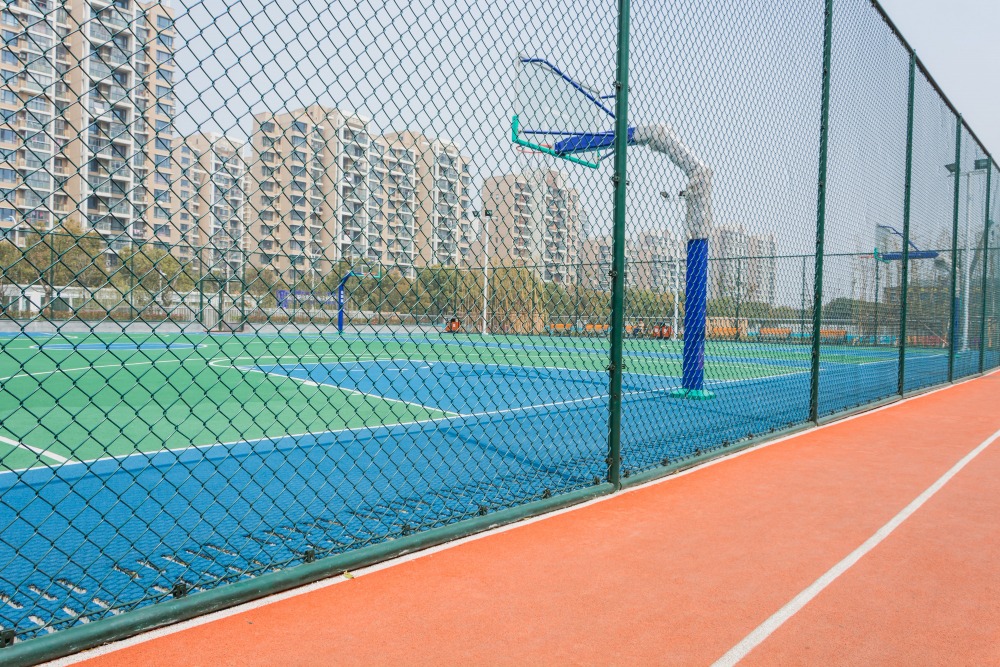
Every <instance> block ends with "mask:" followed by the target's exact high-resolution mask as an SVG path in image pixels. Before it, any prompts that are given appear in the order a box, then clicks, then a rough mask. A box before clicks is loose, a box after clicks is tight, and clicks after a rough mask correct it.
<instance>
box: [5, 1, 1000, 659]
mask: <svg viewBox="0 0 1000 667" xmlns="http://www.w3.org/2000/svg"><path fill="white" fill-rule="evenodd" d="M0 13H2V29H3V40H4V44H3V46H2V53H3V60H2V63H0V71H2V72H3V76H4V83H3V87H2V88H0V94H2V98H0V110H2V112H3V119H2V121H3V124H2V126H0V189H2V193H3V198H2V201H0V228H2V229H3V239H2V240H0V269H2V271H0V310H2V317H0V415H2V422H0V645H3V648H0V662H6V661H7V660H10V661H11V662H18V661H22V662H26V661H31V660H38V659H41V658H44V657H52V656H55V655H59V654H62V653H65V652H68V651H71V650H74V649H78V648H80V647H81V646H85V645H91V644H94V643H97V642H100V641H106V640H108V639H110V638H113V637H118V636H124V635H126V634H128V633H130V632H135V631H137V630H138V629H141V628H146V627H153V626H155V625H158V624H163V623H166V622H168V621H170V620H176V619H178V618H183V617H186V616H190V615H193V614H195V613H198V612H203V611H206V610H209V609H214V608H218V607H221V606H224V605H227V604H232V603H234V602H236V601H239V600H245V599H249V598H252V597H254V596H259V595H261V594H263V593H266V592H268V591H276V590H280V589H282V588H287V587H290V586H293V585H295V584H298V583H302V582H305V581H309V580H312V579H316V578H319V577H322V576H325V575H329V574H331V573H335V572H339V571H343V570H345V569H347V568H349V567H357V566H358V565H360V564H363V563H368V562H373V561H375V560H379V559H384V558H387V557H390V556H392V555H394V554H398V553H403V552H406V551H409V550H413V549H416V548H419V547H421V546H426V545H428V544H432V543H435V542H440V541H443V540H446V539H450V538H452V537H455V536H457V535H462V534H467V533H470V532H474V531H477V530H482V529H484V528H486V527H489V526H492V525H497V524H500V523H504V522H507V521H511V520H514V519H516V518H519V517H523V516H528V515H530V514H535V513H538V512H541V511H545V510H547V509H551V508H553V507H557V506H560V505H566V504H570V503H573V502H578V501H580V500H581V499H583V498H588V497H593V496H596V495H600V494H605V493H610V492H614V491H616V490H617V489H619V488H621V486H622V485H627V484H632V483H636V482H637V481H641V480H643V479H649V478H651V477H653V476H657V475H663V474H666V473H668V472H670V471H672V470H676V469H678V468H680V467H684V466H689V465H692V464H693V463H694V462H697V461H699V460H702V459H704V458H706V457H710V456H716V455H718V454H719V453H720V452H724V451H732V450H733V449H734V448H737V447H743V446H746V445H748V444H750V443H752V442H754V441H756V440H757V439H759V438H761V437H769V436H772V435H773V434H774V433H777V432H779V431H787V430H788V429H794V428H802V427H804V426H806V425H808V424H811V423H815V422H816V421H818V420H821V419H825V418H828V417H830V416H831V415H836V414H842V413H844V412H845V411H847V410H852V409H856V408H858V407H863V406H868V405H871V404H873V403H876V402H879V401H883V400H887V399H891V398H893V397H898V396H900V395H903V394H905V393H906V392H910V391H914V390H921V389H925V388H927V387H931V386H934V385H938V384H941V383H944V382H948V381H951V380H954V379H958V378H961V377H964V376H969V375H973V374H976V373H980V372H982V371H984V370H988V369H992V368H995V367H996V366H998V364H1000V327H998V320H997V318H998V310H1000V309H998V304H1000V284H998V272H997V266H998V262H1000V254H998V252H997V251H998V250H1000V248H998V246H1000V236H998V234H1000V232H998V231H997V229H996V226H995V225H994V224H993V218H995V217H996V212H997V211H998V210H1000V197H998V194H1000V179H998V177H997V173H996V166H995V164H994V162H993V160H992V158H991V157H990V155H989V153H988V152H987V151H986V149H985V147H983V146H982V145H981V144H980V143H979V142H978V140H977V139H976V137H975V135H974V134H973V133H972V131H971V130H970V129H969V128H968V127H967V125H965V124H964V123H963V122H962V121H961V116H959V115H958V114H957V111H956V110H955V109H954V108H953V107H952V105H951V103H950V102H949V101H948V100H947V99H946V98H945V97H944V96H943V95H942V94H941V92H940V90H939V89H938V87H937V85H936V84H935V83H934V81H933V80H932V79H931V77H930V75H929V74H928V73H927V71H926V70H925V68H924V67H923V66H922V64H921V63H920V62H919V60H917V59H916V57H915V56H914V54H913V52H912V50H911V49H910V48H909V46H908V45H907V44H906V43H905V42H904V41H903V40H902V38H901V37H900V36H899V35H898V33H897V32H896V30H895V28H894V27H893V26H892V25H891V24H890V23H889V22H888V19H887V18H886V17H885V16H884V14H883V13H882V11H881V9H880V8H879V7H878V6H877V5H873V4H872V3H871V2H869V1H868V0H825V1H824V0H812V1H811V2H798V3H787V2H777V1H776V0H760V1H757V2H752V3H726V2H716V1H711V2H698V3H652V4H647V3H636V4H635V5H634V6H632V5H630V3H629V1H628V0H620V3H619V5H618V6H617V7H616V6H612V5H610V4H608V3H600V2H590V1H588V0H581V1H577V2H573V3H569V4H567V3H556V2H549V1H547V0H515V1H514V2H513V3H511V2H504V3H497V2H490V1H488V0H485V1H483V2H478V3H459V4H458V5H454V4H451V5H442V4H441V3H434V2H429V1H421V2H396V1H393V0H390V1H389V2H379V3H376V2H361V3H345V2H302V3H293V4H289V3H279V2H274V1H271V0H239V1H237V2H229V3H206V2H195V1H194V0H171V1H170V2H169V3H168V2H167V1H166V0H162V1H161V2H160V3H156V2H148V3H140V2H136V0H8V1H7V2H5V3H3V4H2V6H0ZM91 621H95V622H93V623H91Z"/></svg>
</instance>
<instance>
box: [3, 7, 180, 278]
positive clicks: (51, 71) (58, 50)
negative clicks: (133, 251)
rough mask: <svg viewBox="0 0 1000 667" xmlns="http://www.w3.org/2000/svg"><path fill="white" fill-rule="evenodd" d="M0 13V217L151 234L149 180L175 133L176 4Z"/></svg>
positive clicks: (112, 242)
mask: <svg viewBox="0 0 1000 667" xmlns="http://www.w3.org/2000/svg"><path fill="white" fill-rule="evenodd" d="M0 14H2V20H0V23H2V30H3V44H2V45H0V56H2V57H0V71H2V74H3V87H2V88H0V111H2V122H3V125H2V126H0V188H2V189H3V197H2V202H3V203H2V204H0V228H3V229H5V230H8V231H6V232H5V233H7V234H8V235H10V236H12V237H13V238H14V239H15V240H20V239H21V238H23V236H22V233H21V232H19V231H17V230H24V229H27V228H28V227H35V228H49V227H51V226H52V225H53V224H56V223H58V222H60V221H63V220H70V221H75V222H78V223H79V224H80V225H81V226H82V227H83V228H84V229H95V230H97V231H98V232H100V233H101V234H102V235H103V236H105V237H106V238H107V239H108V244H109V248H111V249H112V250H115V249H121V248H122V247H124V246H125V245H128V244H130V243H132V242H134V241H146V240H148V239H149V237H150V231H151V230H150V225H151V224H152V223H151V221H150V217H149V216H150V212H151V211H152V210H153V202H152V199H151V196H150V195H151V194H152V192H151V191H152V190H154V189H155V188H153V187H150V185H151V184H150V183H149V179H153V178H155V175H156V174H157V173H160V172H161V171H169V167H170V155H171V150H172V147H173V146H172V144H173V141H174V139H173V129H172V121H173V117H174V98H173V90H172V87H173V83H174V72H175V69H174V64H173V51H174V43H173V42H174V39H175V35H174V28H173V13H172V10H171V9H170V8H169V7H166V6H164V5H161V4H157V3H139V2H136V1H135V0H74V1H73V2H70V1H68V0H15V1H10V2H7V3H5V4H4V7H3V9H2V10H0ZM109 260H110V261H112V263H113V260H114V256H113V255H111V256H109Z"/></svg>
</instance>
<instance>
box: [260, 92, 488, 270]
mask: <svg viewBox="0 0 1000 667" xmlns="http://www.w3.org/2000/svg"><path fill="white" fill-rule="evenodd" d="M250 143H251V148H250V150H249V152H248V158H247V163H248V164H247V169H248V174H249V176H248V179H247V183H248V190H247V193H248V200H247V213H246V225H247V228H248V236H247V240H246V248H247V253H248V257H249V260H250V262H251V264H253V265H254V266H256V267H257V268H258V269H260V270H270V271H272V272H273V273H274V275H275V276H277V277H279V278H281V279H282V280H284V281H286V282H295V281H298V280H302V279H306V278H309V277H312V278H314V279H319V278H322V277H324V276H325V275H326V274H327V273H328V272H329V271H330V270H331V267H332V265H333V263H334V262H336V261H338V260H345V261H349V262H351V263H355V264H365V265H369V266H378V267H379V268H380V269H381V270H382V271H386V272H387V271H396V272H399V273H400V274H402V275H405V276H407V277H413V276H415V275H416V270H417V268H419V267H421V266H432V265H447V266H459V267H466V266H472V265H475V264H476V263H477V262H476V258H475V257H474V256H472V253H471V249H472V245H473V242H474V240H475V239H474V236H475V233H474V232H475V230H474V225H473V224H472V208H471V204H470V202H469V196H468V192H469V190H470V189H471V175H470V173H469V159H468V157H465V156H463V155H462V154H461V150H460V148H459V146H458V145H456V144H454V143H451V142H446V141H442V140H439V139H433V138H430V137H426V136H424V135H422V134H420V133H415V132H401V133H392V134H386V135H382V136H374V135H373V133H372V132H371V131H370V128H369V123H368V121H367V120H366V119H364V118H362V117H360V116H357V115H351V114H345V113H342V112H341V111H339V110H337V109H332V108H325V107H322V106H311V107H308V108H305V109H298V110H293V111H287V112H282V113H279V114H271V113H264V114H257V115H256V116H255V117H254V128H253V135H252V138H251V142H250Z"/></svg>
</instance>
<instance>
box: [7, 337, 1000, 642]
mask: <svg viewBox="0 0 1000 667" xmlns="http://www.w3.org/2000/svg"><path fill="white" fill-rule="evenodd" d="M93 344H95V345H96V343H93ZM150 344H151V343H144V344H143V345H150ZM153 344H155V343H153ZM464 345H466V346H467V347H475V346H477V345H478V346H486V347H487V348H490V346H493V345H501V347H502V346H503V344H499V343H489V342H478V343H477V342H474V341H471V342H467V343H464ZM44 347H47V346H44ZM133 347H135V345H133ZM140 347H141V346H140ZM189 347H193V346H189ZM508 347H509V346H508ZM530 347H537V348H538V349H540V350H548V351H552V348H551V347H549V348H546V347H545V346H544V345H543V344H539V345H537V346H535V345H532V346H530ZM87 349H89V348H87ZM104 349H110V348H108V347H107V346H105V348H104ZM517 349H518V350H520V351H522V352H523V351H524V350H525V346H517ZM567 350H575V352H576V353H577V356H576V358H575V359H576V361H575V362H573V363H569V364H568V365H567V366H558V365H544V366H543V365H537V364H536V365H515V364H504V363H484V362H477V361H455V360H447V359H441V358H433V357H434V356H435V355H429V354H428V355H424V356H417V355H410V356H405V355H398V356H392V357H391V358H380V359H366V360H343V361H341V360H337V361H331V362H312V361H310V362H306V361H304V360H303V361H289V362H284V363H268V364H262V363H255V364H242V365H234V366H233V368H235V369H238V370H239V371H241V372H242V373H244V374H248V375H249V374H254V373H256V374H267V376H268V377H271V378H275V379H279V380H288V381H294V382H297V383H300V384H301V385H302V386H303V387H324V386H327V387H335V388H338V389H339V390H341V391H343V392H346V393H348V394H351V395H356V396H363V397H367V398H369V399H378V400H379V401H384V402H388V403H391V404H398V405H401V406H407V407H411V408H420V409H425V410H430V411H432V412H433V413H434V414H435V415H440V416H434V417H430V418H422V419H413V420H409V421H403V422H401V423H386V424H381V425H374V426H373V425H366V426H359V427H346V428H341V429H335V430H324V431H317V432H308V433H300V434H288V435H284V436H281V437H266V438H258V439H254V440H241V441H236V442H228V443H218V444H209V445H200V446H192V447H187V448H181V449H172V450H161V451H158V452H152V453H139V452H136V453H134V454H130V455H125V456H118V457H107V458H104V459H99V460H90V461H86V462H80V461H68V462H66V463H64V464H62V465H58V466H52V467H49V466H38V467H34V468H31V469H28V470H21V471H19V472H4V473H0V493H2V497H3V503H2V504H0V526H5V527H6V528H5V529H4V531H3V540H2V543H0V566H2V575H0V595H2V597H0V625H2V626H4V627H16V628H17V629H18V633H19V636H24V637H26V636H30V635H31V634H32V627H36V628H37V627H40V626H42V625H45V626H49V625H50V624H52V623H53V622H54V623H55V625H56V626H58V625H59V624H60V623H64V624H72V623H74V622H78V620H77V619H78V618H79V617H81V616H82V617H90V618H95V617H99V616H102V615H107V614H112V613H118V612H119V611H121V610H123V609H124V608H123V607H121V606H120V605H118V604H115V605H113V604H112V601H131V603H130V606H141V605H143V604H146V603H148V602H151V601H154V600H157V599H163V598H167V597H170V596H171V595H172V594H173V593H174V592H175V590H177V589H176V587H177V586H178V585H182V586H184V587H186V588H187V589H188V590H191V591H195V590H200V589H205V588H211V587H213V586H215V585H217V584H218V583H220V582H223V581H231V580H237V579H241V578H244V577H247V576H249V575H251V574H253V573H260V572H264V571H270V570H274V569H276V568H280V567H283V566H284V565H286V564H294V563H298V562H301V561H302V560H303V559H304V558H306V557H312V554H315V555H316V556H322V555H325V554H330V553H338V552H343V551H347V550H351V549H356V548H359V547H361V546H365V545H368V544H374V543H377V542H381V541H384V540H386V539H391V538H393V537H395V536H400V535H405V534H408V533H410V532H413V531H417V530H424V529H428V528H432V527H435V526H440V525H444V524H446V523H451V522H454V521H456V520H458V519H461V518H465V517H470V516H475V515H477V514H481V513H486V512H492V511H496V510H498V509H502V508H506V507H511V506H514V505H518V504H523V503H524V502H526V501H529V500H532V499H538V498H543V497H547V496H549V495H554V494H558V493H564V492H567V491H569V490H573V489H579V488H582V487H586V486H589V485H594V484H597V483H600V482H602V481H604V480H605V479H606V478H607V472H608V471H607V463H606V460H605V457H606V456H607V447H608V444H607V442H608V389H607V387H608V374H607V372H606V371H603V370H596V369H595V368H594V364H593V363H591V364H590V366H589V367H586V364H581V363H578V362H579V359H580V358H584V357H587V355H591V354H592V353H593V354H597V355H603V356H605V357H606V355H607V352H606V350H601V349H598V348H591V347H586V346H577V347H576V348H574V347H573V344H572V343H568V344H567V345H566V346H564V347H560V348H559V349H558V351H559V352H561V353H565V352H567ZM678 352H679V350H676V349H671V348H669V347H668V348H664V349H659V348H657V349H646V348H641V347H638V346H636V347H633V348H631V349H629V350H628V351H627V352H626V366H625V369H626V370H625V372H624V376H623V405H624V407H623V411H622V456H623V469H624V471H625V472H626V473H627V474H633V473H635V472H639V471H641V470H644V469H648V468H650V467H653V466H656V465H660V464H663V463H667V462H674V461H678V460H680V459H683V458H684V457H690V456H692V455H693V454H696V453H698V452H700V451H704V450H707V449H710V448H714V447H719V446H722V445H725V444H729V443H735V442H737V441H740V440H742V439H746V438H750V437H755V436H759V435H765V434H767V433H770V432H773V431H775V430H779V429H782V428H785V427H787V426H791V425H795V424H800V423H803V422H804V421H806V420H807V418H808V414H809V392H810V382H809V378H810V376H809V365H810V362H809V359H808V355H807V350H803V348H802V347H791V346H790V347H789V348H787V349H785V348H780V347H774V348H773V349H772V348H767V349H763V348H761V347H760V346H758V347H757V348H753V347H752V346H749V345H740V344H732V345H730V346H726V347H722V346H715V347H714V348H711V349H710V350H709V354H708V356H707V362H706V363H707V364H708V365H709V366H711V365H712V364H717V365H718V364H721V365H724V367H725V368H726V369H729V370H727V373H729V374H730V375H731V377H728V378H727V377H725V374H722V375H721V376H720V375H719V374H716V375H715V376H714V379H712V380H709V381H708V383H707V386H708V388H709V389H710V390H711V391H713V392H714V393H715V398H714V399H712V400H705V401H691V400H685V399H679V398H674V397H671V395H670V392H671V390H673V389H676V388H677V387H679V385H680V381H679V378H678V377H676V375H671V374H663V373H662V372H649V373H646V372H643V371H644V370H645V369H646V367H647V366H648V367H650V368H652V366H651V365H650V364H652V363H653V362H659V361H663V360H667V361H669V360H672V359H677V358H679V355H678ZM897 354H898V352H897V351H895V350H891V349H890V350H851V349H844V348H831V349H829V350H828V349H826V348H824V350H823V355H822V356H821V360H820V361H821V363H820V368H821V376H820V401H819V408H820V414H821V415H826V414H832V413H835V412H838V411H840V410H844V409H849V408H852V407H855V406H858V405H863V404H866V403H870V402H872V401H876V400H879V399H882V398H886V397H888V396H892V395H893V394H895V393H896V391H897V382H898V361H897V356H896V355H897ZM990 354H991V355H992V356H995V354H996V353H994V352H991V353H990ZM437 356H440V355H437ZM493 358H496V355H494V356H493ZM828 359H835V361H830V360H828ZM571 361H572V360H571ZM990 361H991V362H992V363H994V364H995V363H996V359H993V358H992V357H991V359H990ZM978 362H979V359H978V353H974V354H973V353H971V352H970V353H960V354H959V355H957V358H956V362H955V368H956V375H959V374H962V373H964V374H969V373H971V372H975V371H976V370H978ZM550 363H551V362H550ZM740 364H746V365H747V366H746V368H747V369H750V368H751V367H752V368H753V369H754V373H753V375H754V376H753V377H742V378H741V377H740V376H739V373H740V368H741V366H740ZM570 366H576V367H570ZM580 366H585V367H584V368H580ZM947 367H948V357H947V354H945V353H942V352H938V351H934V350H919V351H914V352H912V353H910V354H909V355H908V356H907V373H906V382H907V387H908V388H915V387H918V386H929V385H932V384H936V383H939V382H943V381H944V380H945V379H946V377H947ZM598 368H599V366H598ZM761 369H765V370H764V371H761ZM768 369H771V370H768ZM678 370H679V365H678ZM26 554H31V557H30V558H29V557H25V555H26ZM7 582H25V583H24V584H23V585H19V586H18V587H16V588H15V587H13V586H11V585H9V584H8V583H7ZM126 608H127V607H126ZM29 612H30V613H29Z"/></svg>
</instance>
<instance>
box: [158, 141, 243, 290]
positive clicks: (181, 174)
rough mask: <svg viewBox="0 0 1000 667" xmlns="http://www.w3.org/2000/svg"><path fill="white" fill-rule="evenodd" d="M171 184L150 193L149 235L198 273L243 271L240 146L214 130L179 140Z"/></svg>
mask: <svg viewBox="0 0 1000 667" xmlns="http://www.w3.org/2000/svg"><path fill="white" fill-rule="evenodd" d="M173 165H174V170H173V173H171V174H170V184H169V187H166V188H165V189H162V190H160V189H158V190H156V191H155V192H154V197H153V198H154V202H155V210H154V213H153V222H154V224H153V238H154V239H155V242H156V243H157V245H159V246H162V247H165V248H169V249H170V250H171V251H172V252H173V253H174V255H175V256H176V257H177V258H178V259H179V260H180V261H181V262H182V263H183V264H186V265H188V266H191V267H192V268H193V269H196V270H197V271H198V272H199V273H203V274H213V275H215V276H217V277H220V278H236V277H240V276H242V275H243V269H244V267H245V265H246V264H247V258H246V244H247V235H246V221H245V216H246V209H247V206H246V189H247V167H246V156H245V154H244V145H243V144H242V143H240V142H236V141H233V140H231V139H229V138H227V137H223V136H220V135H216V134H201V133H199V134H193V135H190V136H186V137H181V138H180V139H178V146H177V147H176V148H175V150H174V159H173Z"/></svg>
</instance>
